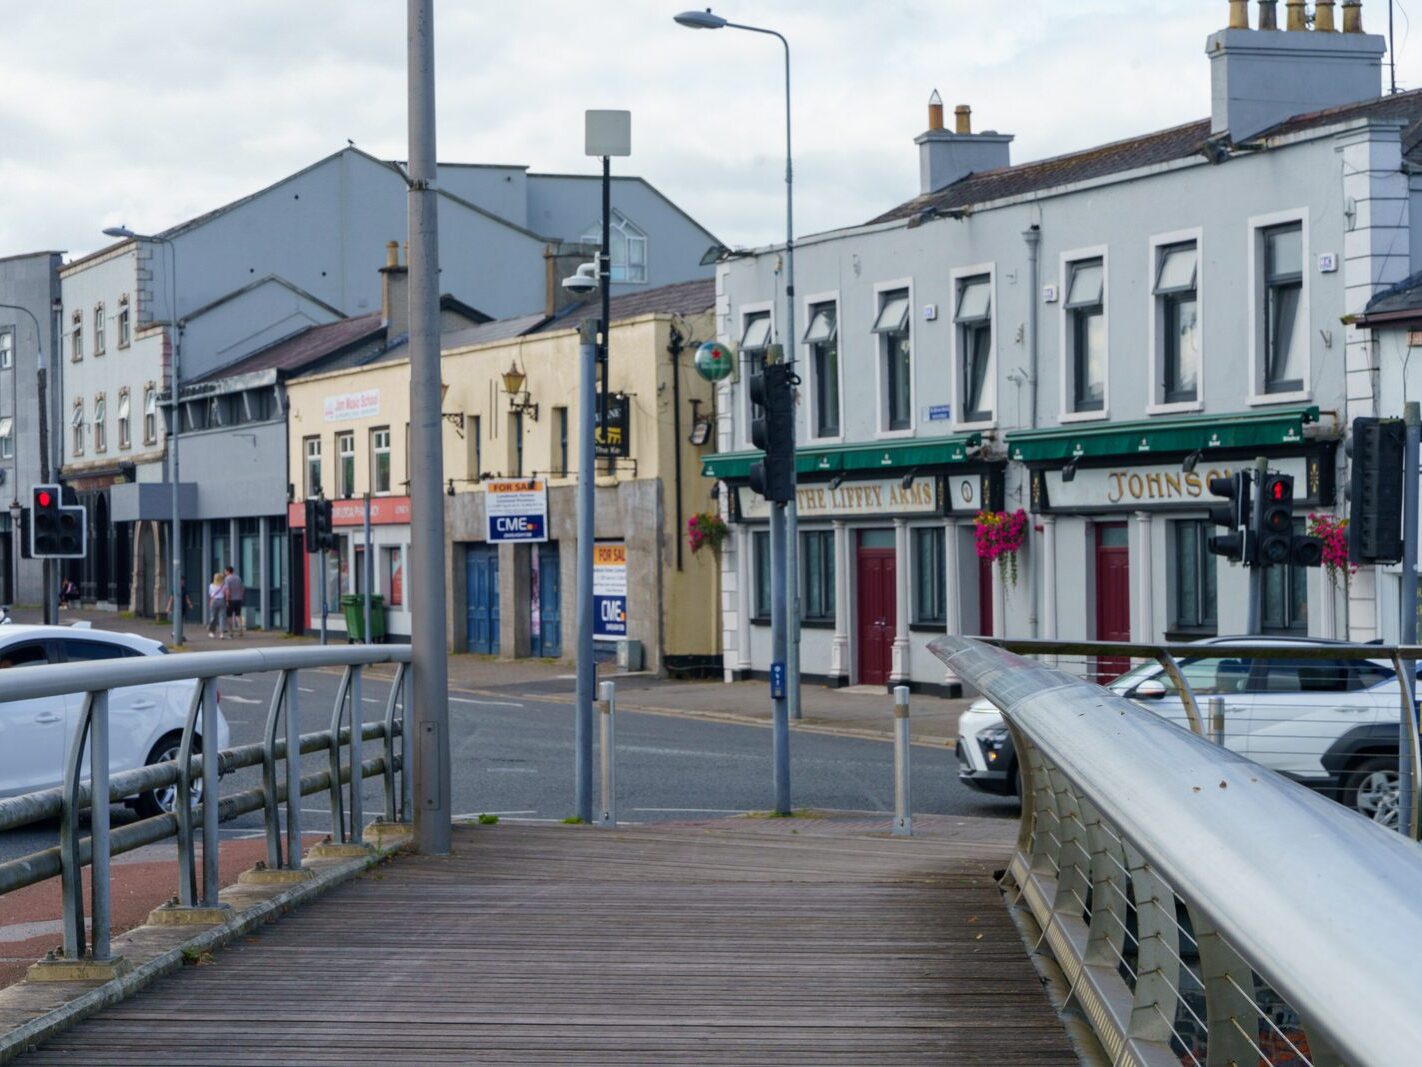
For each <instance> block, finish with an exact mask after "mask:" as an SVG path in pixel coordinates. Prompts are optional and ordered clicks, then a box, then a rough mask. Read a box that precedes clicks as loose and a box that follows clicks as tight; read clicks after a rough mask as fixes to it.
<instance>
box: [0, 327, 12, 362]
mask: <svg viewBox="0 0 1422 1067" xmlns="http://www.w3.org/2000/svg"><path fill="white" fill-rule="evenodd" d="M14 365H15V331H14V330H11V329H8V328H7V329H3V330H0V370H9V369H10V368H11V367H12V366H14Z"/></svg>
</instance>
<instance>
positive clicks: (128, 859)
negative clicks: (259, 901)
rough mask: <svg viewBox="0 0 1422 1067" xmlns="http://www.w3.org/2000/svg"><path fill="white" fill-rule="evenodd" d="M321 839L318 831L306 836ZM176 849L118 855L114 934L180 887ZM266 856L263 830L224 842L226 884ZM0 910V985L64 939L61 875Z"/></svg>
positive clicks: (113, 879) (139, 921) (10, 897)
mask: <svg viewBox="0 0 1422 1067" xmlns="http://www.w3.org/2000/svg"><path fill="white" fill-rule="evenodd" d="M308 836H309V837H311V838H313V839H319V838H320V836H321V835H320V834H312V835H308ZM177 855H178V849H177V845H176V844H174V843H172V842H164V843H162V844H157V845H149V846H147V847H145V848H141V849H137V850H136V851H134V852H129V853H125V854H124V855H122V856H115V857H114V861H113V866H112V868H111V871H110V875H109V881H110V888H111V890H112V893H111V898H112V905H111V906H112V909H113V913H112V923H113V933H114V935H115V936H117V935H118V934H120V933H122V932H124V931H125V930H131V929H133V927H135V926H142V925H143V923H144V921H145V920H146V919H147V918H148V913H149V912H150V911H152V910H153V909H154V908H156V907H158V906H159V905H160V904H163V903H165V902H167V901H168V900H169V899H170V898H172V897H173V896H175V895H176V894H177V892H178V865H177ZM266 855H267V845H266V838H265V837H263V836H261V835H260V834H259V835H258V836H255V837H250V838H239V839H236V840H226V841H223V842H222V848H221V853H220V858H219V862H218V872H219V876H220V881H221V883H222V885H224V886H229V885H232V884H233V883H235V882H236V881H237V876H238V875H239V874H241V873H242V872H243V871H245V870H247V869H248V868H249V867H251V866H253V865H254V864H255V863H256V862H257V861H258V860H265V859H266ZM197 864H198V879H199V881H201V879H202V849H201V847H199V849H198V857H197ZM4 902H5V906H4V912H3V914H0V986H7V985H10V984H11V983H13V982H17V981H19V980H20V979H21V978H23V977H24V976H25V969H26V968H28V967H29V965H30V964H31V963H33V962H34V961H35V960H37V959H39V958H40V957H41V956H43V955H44V954H45V953H46V952H47V951H49V950H50V949H52V948H56V947H58V946H59V945H62V944H63V943H64V934H63V931H62V926H61V922H62V919H61V916H62V908H61V902H60V889H59V879H58V878H52V879H50V880H49V881H47V882H41V883H40V884H38V885H32V886H28V887H26V888H25V889H20V890H17V891H15V892H13V893H7V894H6V895H5V898H4ZM84 911H85V916H86V918H87V917H88V914H89V868H87V867H86V868H84Z"/></svg>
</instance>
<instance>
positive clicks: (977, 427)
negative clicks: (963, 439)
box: [953, 419, 997, 433]
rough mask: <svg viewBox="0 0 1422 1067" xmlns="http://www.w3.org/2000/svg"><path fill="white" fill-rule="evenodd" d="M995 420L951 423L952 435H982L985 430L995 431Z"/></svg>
mask: <svg viewBox="0 0 1422 1067" xmlns="http://www.w3.org/2000/svg"><path fill="white" fill-rule="evenodd" d="M996 429H997V420H996V419H989V420H988V421H987V422H955V423H953V432H954V433H982V432H983V431H985V430H996Z"/></svg>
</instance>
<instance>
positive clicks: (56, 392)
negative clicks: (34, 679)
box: [44, 297, 64, 624]
mask: <svg viewBox="0 0 1422 1067" xmlns="http://www.w3.org/2000/svg"><path fill="white" fill-rule="evenodd" d="M52 310H53V312H54V334H53V338H52V339H53V340H54V342H55V343H54V344H53V345H51V346H50V348H51V349H52V350H53V356H54V358H53V359H51V360H50V361H49V362H50V375H49V382H48V384H49V394H50V395H49V407H50V426H51V427H52V429H51V431H50V435H49V456H50V459H49V473H50V477H51V478H53V479H54V481H55V482H56V483H57V482H58V481H59V471H60V468H61V467H62V466H63V465H64V449H63V444H62V441H61V439H60V438H61V435H62V434H63V433H64V399H63V396H62V393H63V377H64V360H63V359H62V358H61V357H60V344H59V338H61V337H63V336H64V302H63V300H61V299H60V298H59V297H55V299H54V306H53V309H52ZM59 575H60V567H59V561H58V560H56V559H51V560H46V561H45V568H44V615H45V619H46V620H48V621H49V622H51V623H55V624H57V623H58V622H59Z"/></svg>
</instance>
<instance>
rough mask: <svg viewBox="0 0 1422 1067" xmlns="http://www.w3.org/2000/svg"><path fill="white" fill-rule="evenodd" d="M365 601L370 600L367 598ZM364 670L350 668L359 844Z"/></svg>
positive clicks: (354, 820) (354, 837)
mask: <svg viewBox="0 0 1422 1067" xmlns="http://www.w3.org/2000/svg"><path fill="white" fill-rule="evenodd" d="M366 599H367V600H369V599H370V598H369V597H368V596H367V597H366ZM364 727H365V668H364V667H359V666H357V667H352V668H351V755H350V763H351V836H350V840H351V841H352V842H353V843H355V844H357V845H358V844H360V841H361V838H362V837H363V836H364V834H365V804H364V803H363V801H364V798H363V797H362V796H361V793H362V792H364V790H363V789H362V787H363V786H364V785H365V774H364V772H363V770H362V767H363V765H364V763H365V759H364V756H365V737H364Z"/></svg>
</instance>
